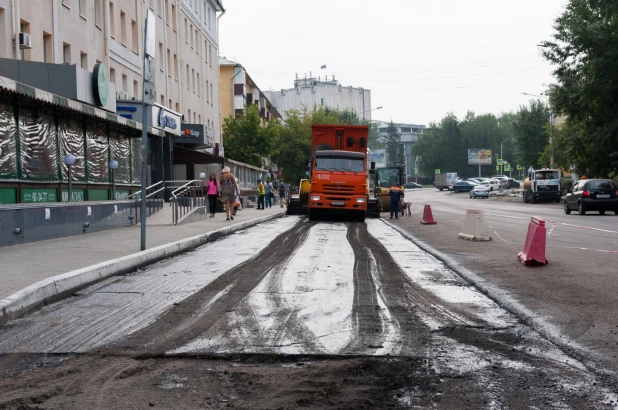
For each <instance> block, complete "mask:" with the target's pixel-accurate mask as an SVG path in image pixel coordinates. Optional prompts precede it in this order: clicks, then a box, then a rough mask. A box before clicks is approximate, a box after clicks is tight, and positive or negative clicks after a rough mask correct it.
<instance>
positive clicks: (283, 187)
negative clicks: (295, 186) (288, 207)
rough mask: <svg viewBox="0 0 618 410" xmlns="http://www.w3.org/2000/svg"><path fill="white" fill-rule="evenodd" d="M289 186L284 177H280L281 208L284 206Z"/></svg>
mask: <svg viewBox="0 0 618 410" xmlns="http://www.w3.org/2000/svg"><path fill="white" fill-rule="evenodd" d="M287 192H288V187H287V185H286V184H285V183H284V182H283V178H279V204H280V205H281V208H283V204H284V203H285V196H286V195H287Z"/></svg>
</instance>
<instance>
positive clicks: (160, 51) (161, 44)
mask: <svg viewBox="0 0 618 410" xmlns="http://www.w3.org/2000/svg"><path fill="white" fill-rule="evenodd" d="M159 55H160V56H161V57H159V58H160V59H161V60H163V43H161V42H159ZM161 60H159V61H161ZM163 68H164V67H163V64H159V70H161V72H163Z"/></svg>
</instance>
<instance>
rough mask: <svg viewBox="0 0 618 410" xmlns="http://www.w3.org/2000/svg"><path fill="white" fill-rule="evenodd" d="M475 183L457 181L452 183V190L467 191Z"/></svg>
mask: <svg viewBox="0 0 618 410" xmlns="http://www.w3.org/2000/svg"><path fill="white" fill-rule="evenodd" d="M477 185H478V184H475V183H474V182H470V181H457V182H455V183H454V184H453V192H469V191H471V190H472V189H473V188H474V187H475V186H477Z"/></svg>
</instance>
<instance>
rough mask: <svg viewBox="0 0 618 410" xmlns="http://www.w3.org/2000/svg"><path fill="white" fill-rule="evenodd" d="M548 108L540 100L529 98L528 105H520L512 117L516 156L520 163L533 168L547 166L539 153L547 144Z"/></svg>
mask: <svg viewBox="0 0 618 410" xmlns="http://www.w3.org/2000/svg"><path fill="white" fill-rule="evenodd" d="M548 125H549V108H548V107H547V105H546V104H544V103H543V102H542V101H540V100H531V101H530V106H529V107H528V106H521V107H519V111H518V112H517V114H516V116H515V118H514V119H513V124H512V126H513V132H514V134H515V138H516V145H517V158H518V160H519V161H521V162H522V165H524V166H526V167H528V166H532V167H533V168H538V167H540V166H547V167H548V166H549V162H547V163H542V162H541V160H540V157H541V153H542V152H543V151H544V150H545V149H546V147H547V146H548V145H549V132H548V131H549V129H548V128H547V126H548Z"/></svg>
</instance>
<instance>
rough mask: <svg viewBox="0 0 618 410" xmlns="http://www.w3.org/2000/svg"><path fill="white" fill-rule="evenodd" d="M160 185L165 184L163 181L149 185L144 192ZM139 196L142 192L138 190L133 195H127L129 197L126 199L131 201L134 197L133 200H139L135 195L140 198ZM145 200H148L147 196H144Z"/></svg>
mask: <svg viewBox="0 0 618 410" xmlns="http://www.w3.org/2000/svg"><path fill="white" fill-rule="evenodd" d="M161 184H165V181H159V182H157V183H155V184H152V185H150V186H149V187H146V192H148V191H149V190H150V189H152V188H154V187H156V186H157V185H161ZM141 194H142V191H141V190H139V191H137V192H134V193H132V194H131V195H129V197H128V198H129V199H131V197H133V196H135V199H139V198H138V197H137V195H140V196H141ZM146 198H148V195H146Z"/></svg>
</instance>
